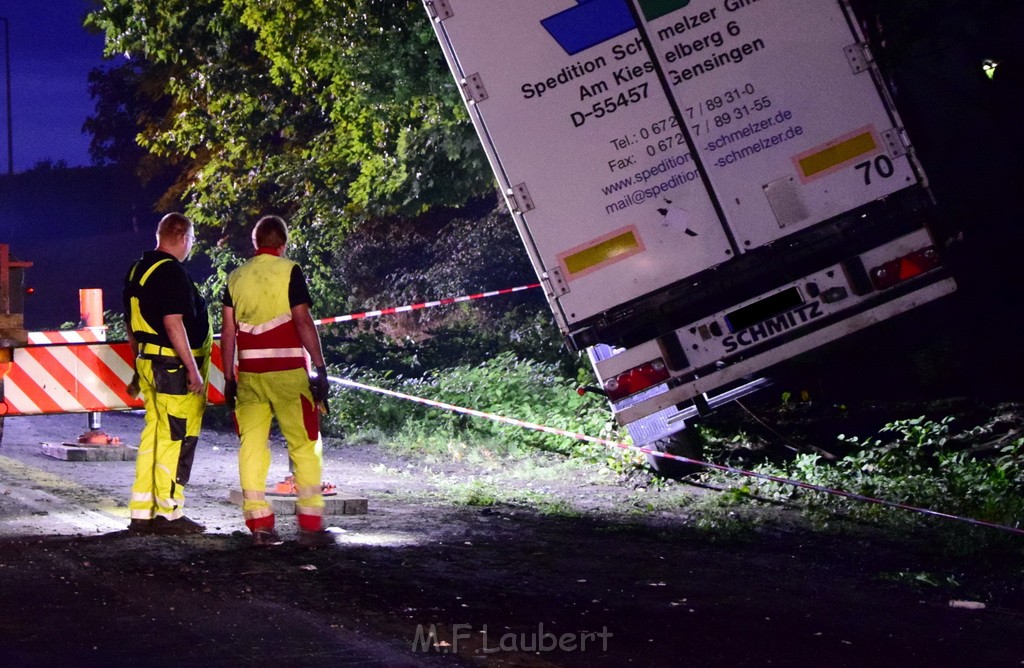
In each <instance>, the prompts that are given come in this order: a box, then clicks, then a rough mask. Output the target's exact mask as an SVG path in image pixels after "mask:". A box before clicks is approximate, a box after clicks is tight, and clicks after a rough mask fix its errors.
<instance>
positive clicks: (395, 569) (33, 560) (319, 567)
mask: <svg viewBox="0 0 1024 668" xmlns="http://www.w3.org/2000/svg"><path fill="white" fill-rule="evenodd" d="M140 423H141V420H140V418H139V417H138V416H134V415H107V416H104V428H105V429H106V430H107V431H108V433H110V434H112V435H116V436H119V437H121V438H122V439H124V440H125V441H127V442H131V441H132V440H133V439H134V438H135V434H136V433H137V430H138V429H139V427H140V426H141V424H140ZM85 427H86V419H85V416H74V415H72V416H67V415H65V416H54V417H46V418H12V419H9V420H8V421H7V424H6V433H5V436H4V442H3V445H2V446H0V666H3V668H7V667H9V666H10V667H21V666H52V665H55V664H63V665H72V666H104V667H107V666H121V665H145V666H172V665H173V666H180V665H195V666H255V665H266V664H267V663H268V662H269V663H275V662H277V663H287V664H288V665H293V666H315V667H318V668H322V666H324V665H343V666H344V665H352V666H406V665H424V664H425V665H474V666H476V665H487V666H566V667H577V666H578V667H581V668H598V667H604V666H608V667H618V666H627V665H636V666H672V667H674V666H680V665H693V666H720V665H744V666H748V665H757V666H760V665H765V666H767V665H773V666H777V665H787V666H811V665H820V664H823V663H827V664H828V665H829V666H857V667H858V668H860V667H862V666H864V665H870V664H872V663H879V664H882V665H899V666H938V665H956V666H1011V665H1021V664H1022V663H1024V643H1022V642H1021V641H1020V638H1022V637H1024V586H1022V582H1021V579H1020V572H1021V571H1020V566H1019V564H1012V563H1011V564H1006V563H1002V564H999V563H998V560H996V559H981V558H977V557H976V558H974V559H972V560H970V561H963V560H957V559H956V558H955V557H950V556H948V555H939V554H935V553H932V552H931V551H930V550H929V549H928V548H927V545H922V544H920V543H914V542H911V541H903V540H900V539H899V537H896V538H893V537H891V536H879V535H877V534H876V533H873V532H871V531H869V530H867V529H865V528H863V527H862V528H860V529H859V530H850V529H848V530H846V531H844V532H841V533H835V532H828V531H821V530H818V529H814V528H812V527H806V526H801V525H798V524H794V523H792V522H791V521H790V520H788V519H786V518H785V517H780V516H778V515H776V514H772V513H770V512H768V511H770V510H772V508H767V509H765V508H760V507H752V508H751V510H753V511H755V512H757V513H763V514H759V515H756V516H754V517H753V518H752V520H753V521H750V522H749V523H747V524H740V525H738V527H737V526H732V527H730V526H729V525H728V524H724V525H722V526H721V527H714V526H708V525H707V522H706V521H705V524H704V525H703V526H698V523H697V520H698V519H699V518H696V517H695V516H694V514H693V511H692V509H690V508H688V507H687V506H685V505H683V506H680V507H678V508H677V509H675V510H670V509H666V510H665V511H662V512H647V513H644V514H636V513H632V512H630V508H632V507H634V506H633V505H631V501H635V499H636V498H637V497H636V496H634V495H635V494H636V493H640V494H641V496H640V497H639V498H641V499H643V500H644V502H645V503H646V502H652V503H654V502H656V501H657V498H658V492H657V489H653V490H651V491H648V492H637V491H636V490H633V489H631V488H629V487H628V486H624V485H621V484H619V485H614V486H612V485H606V486H605V487H602V486H601V485H600V484H598V483H596V482H594V481H592V480H591V481H582V480H569V479H566V478H565V477H559V478H557V479H552V478H547V477H545V474H546V472H545V471H544V470H542V469H539V468H537V469H534V470H533V472H532V473H531V474H530V476H529V477H526V478H519V479H516V478H512V479H506V480H505V483H504V484H508V485H512V486H515V485H518V486H519V487H520V488H530V489H533V490H537V491H541V490H548V491H553V492H558V493H559V494H562V495H563V496H562V497H561V498H564V499H566V500H567V502H571V503H572V504H573V506H574V507H578V508H583V510H580V511H579V512H578V514H573V513H565V512H562V513H558V514H554V515H549V514H545V513H543V512H539V511H538V510H536V509H535V508H532V507H529V506H528V504H509V503H492V504H490V505H487V506H484V507H481V506H480V505H476V506H474V505H466V504H457V503H453V502H452V501H451V500H450V499H451V498H452V489H455V488H459V486H462V488H463V489H470V490H472V489H479V488H478V487H477V488H475V487H474V485H478V484H479V483H480V482H481V480H485V479H486V480H501V479H500V478H499V477H496V476H498V474H500V473H501V471H502V463H501V462H492V463H491V464H489V465H488V466H486V467H482V466H479V465H474V464H472V463H470V462H447V463H444V462H438V461H436V460H435V461H431V462H423V461H404V460H402V459H401V458H398V457H396V456H394V455H393V454H391V453H389V452H387V451H384V450H382V449H380V448H376V447H374V446H341V445H336V446H333V447H332V448H331V449H329V450H328V452H327V456H326V459H327V462H326V471H327V476H326V477H327V479H329V480H331V481H333V482H335V483H336V484H338V486H339V488H341V489H347V490H348V491H352V492H357V493H358V494H360V495H363V496H366V497H367V498H368V499H369V512H368V513H367V514H366V515H351V516H341V517H334V518H331V522H330V523H331V524H332V525H333V527H334V528H335V529H336V531H335V538H336V542H337V544H336V545H335V546H332V547H330V548H327V549H324V550H317V551H308V550H303V549H301V548H299V547H298V546H297V545H296V544H295V543H294V541H293V540H292V539H293V538H294V531H295V529H294V526H293V520H292V519H291V518H287V517H281V518H279V523H280V525H281V531H282V534H283V535H284V537H285V538H286V539H288V540H287V541H286V543H285V544H284V545H281V546H279V547H275V548H271V549H267V550H258V549H255V548H252V547H251V546H250V545H249V541H248V537H247V535H246V533H245V532H244V531H243V529H244V525H243V524H242V521H241V516H240V515H241V514H240V512H239V510H238V508H237V506H234V505H233V504H232V503H230V502H229V501H228V500H227V497H228V493H229V492H230V490H231V489H232V487H234V485H235V484H236V483H235V480H236V475H237V473H236V463H235V456H236V453H237V444H236V443H235V439H234V436H233V435H232V434H229V433H217V432H215V431H212V430H207V431H206V432H204V436H203V441H202V445H201V448H200V451H199V453H198V455H197V459H196V469H195V470H194V472H193V481H194V484H191V485H190V486H189V490H188V506H187V507H188V509H189V510H188V512H189V514H190V515H191V516H193V517H195V518H196V519H197V520H199V521H201V522H203V523H204V524H206V526H207V528H208V530H207V532H206V533H205V534H203V535H199V536H187V537H170V536H137V535H132V534H129V533H128V532H127V531H126V530H125V528H124V527H126V525H127V511H126V508H125V506H126V500H127V493H128V489H129V487H130V484H131V480H132V476H133V464H132V463H131V462H88V463H73V462H64V461H59V460H55V459H51V458H48V457H45V456H43V455H42V454H41V447H40V442H41V441H51V440H54V439H70V440H73V439H74V438H75V437H77V435H78V434H79V433H81V432H82V431H84V430H85ZM273 453H274V455H273V457H274V463H273V465H272V472H271V479H272V480H273V479H275V478H279V477H283V475H285V474H286V473H287V462H286V459H285V456H284V453H283V451H282V449H281V448H280V447H279V444H278V446H277V447H275V448H274V449H273ZM441 487H446V488H447V491H446V495H434V492H436V491H438V490H439V489H440V488H441ZM603 494H608V495H610V496H609V497H608V498H609V499H611V502H610V504H609V503H606V504H605V507H604V508H603V509H602V510H598V511H595V510H592V509H591V510H587V509H586V508H585V507H584V506H583V505H581V504H586V503H594V502H595V500H596V499H597V498H599V497H600V496H601V495H603ZM738 510H739V509H738ZM703 519H704V520H707V519H708V518H703ZM790 519H792V518H790ZM981 556H993V555H981ZM955 600H963V601H967V602H968V603H969V604H974V608H976V609H973V608H971V607H967V608H964V607H957V606H954V605H951V604H950V603H951V601H955ZM979 604H980V605H979ZM981 605H983V606H984V607H981Z"/></svg>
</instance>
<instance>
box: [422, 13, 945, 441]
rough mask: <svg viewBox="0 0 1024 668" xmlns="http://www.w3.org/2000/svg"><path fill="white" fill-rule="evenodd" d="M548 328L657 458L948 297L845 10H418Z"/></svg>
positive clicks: (863, 48)
mask: <svg viewBox="0 0 1024 668" xmlns="http://www.w3.org/2000/svg"><path fill="white" fill-rule="evenodd" d="M424 4H425V7H426V10H427V12H428V14H429V17H430V19H431V21H432V24H433V27H434V30H435V33H436V35H437V38H438V40H439V42H440V45H441V48H442V50H443V51H444V55H445V58H446V59H447V62H448V65H449V67H450V69H451V71H452V74H453V76H454V78H455V81H456V83H457V85H458V87H459V89H460V91H461V92H462V95H463V99H464V101H465V104H466V108H467V109H468V111H469V115H470V118H471V119H472V123H473V125H474V127H475V129H476V132H477V134H478V135H479V137H480V140H481V143H482V145H483V148H484V150H485V152H486V154H487V157H488V160H489V161H490V165H491V167H492V169H493V171H494V175H495V177H496V179H497V182H498V184H499V187H500V189H501V191H502V193H503V194H504V197H505V200H506V203H507V206H508V209H509V211H510V212H511V215H512V218H513V221H514V223H515V225H516V227H517V229H518V231H519V234H520V236H521V237H522V240H523V242H524V244H525V246H526V250H527V253H528V255H529V257H530V261H531V263H532V265H533V268H534V270H535V271H536V273H537V275H538V277H539V278H540V281H541V283H542V284H543V286H544V289H545V294H546V296H547V300H548V303H549V305H550V307H551V311H552V313H553V315H554V319H555V321H556V323H557V325H558V327H559V329H560V330H561V332H562V334H563V335H564V338H565V341H566V343H567V345H568V346H569V348H570V349H572V350H574V351H584V350H586V351H587V353H588V354H589V356H590V359H591V361H592V362H593V365H594V369H595V371H596V374H597V377H598V379H599V381H600V392H602V393H603V394H605V395H606V396H607V398H608V400H609V402H610V403H611V407H612V410H613V412H614V415H615V418H616V420H617V421H618V422H619V423H620V424H622V425H625V426H626V427H627V429H628V430H629V432H630V435H631V437H632V439H633V441H634V443H635V444H637V445H652V444H653V445H655V446H656V447H664V444H665V443H666V442H669V441H670V440H671V437H672V436H673V435H675V434H677V433H678V432H680V431H681V430H682V429H683V428H684V427H685V425H686V422H687V421H688V420H690V419H691V418H693V417H696V416H698V415H700V414H702V413H704V412H706V411H708V410H711V409H712V408H714V407H715V406H716V405H718V404H720V403H722V402H725V401H730V400H733V399H736V398H738V397H741V396H743V395H744V394H746V393H749V392H751V391H753V390H756V389H757V388H759V387H761V386H762V385H763V384H764V382H765V381H764V380H763V376H764V372H765V371H766V370H768V369H770V368H771V367H774V366H776V365H779V364H781V363H784V362H786V361H787V360H790V359H792V358H794V357H795V356H798V355H801V354H803V353H806V352H807V351H810V350H812V349H815V348H818V347H820V346H823V345H825V344H827V343H830V342H833V341H836V340H838V339H840V338H842V337H845V336H847V335H849V334H851V333H853V332H856V331H858V330H861V329H863V328H866V327H868V326H870V325H872V324H875V323H878V322H881V321H884V320H887V319H889V318H893V317H896V316H899V315H901V314H903V313H905V312H907V311H909V310H911V309H914V308H915V307H918V306H921V305H923V304H926V303H928V302H932V301H933V300H936V299H938V298H940V297H943V296H945V295H948V294H950V293H952V292H953V291H954V290H955V289H956V286H955V282H954V280H953V278H952V277H951V276H950V274H949V272H948V271H947V269H946V268H945V267H944V265H943V260H942V253H941V252H940V251H941V248H940V247H938V246H937V245H936V241H935V239H934V238H933V234H932V233H931V232H930V231H929V229H928V222H929V219H930V218H931V217H933V216H934V215H935V208H934V207H935V203H934V201H933V197H932V195H931V193H930V191H929V189H928V184H927V180H926V177H925V174H924V171H923V170H922V168H921V165H920V164H919V161H918V160H917V157H916V156H915V152H914V147H913V145H912V144H911V142H910V138H909V137H908V135H907V132H906V131H905V129H904V127H903V123H902V122H901V121H900V117H899V115H898V114H897V111H896V107H895V105H894V103H893V99H892V96H891V94H890V91H889V89H888V88H887V85H886V80H885V78H884V76H883V74H882V72H881V71H880V70H879V68H878V66H877V64H876V62H875V60H874V59H873V58H872V54H871V50H870V49H869V46H868V44H867V42H866V40H865V37H864V33H863V30H862V29H861V26H860V24H859V23H858V17H857V16H856V15H855V13H854V11H853V8H852V7H851V4H850V2H849V1H848V0H578V1H575V0H424Z"/></svg>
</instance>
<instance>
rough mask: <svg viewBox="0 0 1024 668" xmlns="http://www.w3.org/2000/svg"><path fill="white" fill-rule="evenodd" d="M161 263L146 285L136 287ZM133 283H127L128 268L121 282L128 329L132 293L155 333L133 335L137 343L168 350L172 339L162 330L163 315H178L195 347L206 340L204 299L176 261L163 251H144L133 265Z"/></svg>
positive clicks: (130, 273) (207, 319) (206, 318)
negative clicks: (150, 270) (154, 266)
mask: <svg viewBox="0 0 1024 668" xmlns="http://www.w3.org/2000/svg"><path fill="white" fill-rule="evenodd" d="M161 260H169V261H168V262H164V263H162V264H161V265H160V266H158V267H157V268H156V269H154V270H153V273H152V274H150V275H149V277H148V278H147V279H146V284H145V285H143V286H141V287H139V280H140V279H141V278H142V277H143V276H144V275H145V273H146V272H147V271H148V270H149V268H150V267H152V266H153V265H154V264H156V263H157V262H160V261H161ZM134 266H135V280H134V281H132V280H130V277H131V275H132V271H131V269H129V270H128V274H127V275H126V276H125V279H124V293H123V299H124V312H125V317H126V319H128V322H127V323H126V324H127V325H128V326H129V327H131V320H130V319H131V315H130V314H131V308H130V306H129V303H130V299H131V296H132V294H133V293H135V294H136V295H137V296H138V298H139V310H140V311H141V312H142V317H143V319H144V320H145V321H146V322H147V323H149V326H150V327H152V328H153V329H154V330H156V336H155V337H154V336H153V335H151V334H150V335H147V334H146V333H144V332H136V333H135V338H136V340H138V341H139V342H140V343H155V344H157V345H161V346H167V347H171V339H170V337H168V336H167V329H166V328H165V327H164V316H166V315H181V316H182V322H183V323H184V325H185V333H186V334H188V341H189V345H191V346H192V347H193V348H198V347H199V346H201V345H202V344H203V342H204V341H206V337H207V335H208V334H209V332H210V316H209V313H208V312H207V308H206V299H204V298H203V296H202V295H201V294H199V290H198V289H196V286H195V284H194V283H193V282H192V279H191V278H189V276H188V273H187V272H186V271H185V267H184V266H183V265H182V264H181V262H178V259H177V258H176V257H174V256H173V255H171V254H169V253H164V252H163V251H157V250H152V251H146V252H145V253H143V254H142V259H141V260H139V262H137V263H136V264H135V265H134Z"/></svg>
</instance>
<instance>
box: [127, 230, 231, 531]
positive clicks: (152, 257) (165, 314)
mask: <svg viewBox="0 0 1024 668" xmlns="http://www.w3.org/2000/svg"><path fill="white" fill-rule="evenodd" d="M156 239H157V246H156V248H155V249H154V250H152V251H147V252H145V253H143V255H142V259H140V260H139V261H138V262H136V263H135V264H133V265H132V267H131V269H129V270H128V274H127V276H125V280H124V294H123V296H124V312H125V319H126V321H127V327H126V329H127V330H128V343H129V344H130V345H131V348H132V352H133V353H134V354H135V372H136V374H135V375H136V379H135V381H136V382H137V383H138V389H139V390H141V392H142V395H143V398H144V400H145V407H146V418H145V424H144V426H143V429H142V435H141V436H140V440H139V451H138V454H137V455H136V460H135V482H134V483H133V484H132V493H131V500H130V501H129V504H128V507H129V511H130V513H131V522H130V524H129V525H128V529H129V530H130V531H139V532H145V533H162V534H190V533H201V532H202V531H203V530H204V527H203V526H202V525H201V524H199V523H197V522H195V521H193V520H191V519H189V518H188V517H185V513H184V506H185V494H184V489H185V485H186V484H188V481H189V477H190V475H191V471H192V460H193V457H194V456H195V451H196V445H197V443H198V441H199V430H200V428H201V426H202V422H203V412H204V411H205V410H206V381H207V372H208V369H209V365H210V350H211V347H212V344H213V333H212V331H211V330H210V318H209V314H208V313H207V308H206V300H205V299H203V297H202V295H201V294H199V290H197V289H196V286H195V284H194V283H193V282H192V279H191V278H189V276H188V273H187V272H186V271H185V268H184V266H182V262H184V261H185V258H187V257H188V255H189V253H191V252H192V244H193V243H194V242H195V239H196V237H195V231H194V229H193V227H192V222H191V221H190V220H189V219H188V218H186V217H185V216H183V215H181V214H179V213H169V214H167V215H166V216H164V217H163V218H162V219H161V220H160V223H159V224H158V225H157V231H156ZM133 384H134V383H133Z"/></svg>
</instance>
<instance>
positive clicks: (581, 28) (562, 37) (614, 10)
mask: <svg viewBox="0 0 1024 668" xmlns="http://www.w3.org/2000/svg"><path fill="white" fill-rule="evenodd" d="M577 2H578V3H579V4H577V5H576V6H575V7H570V8H569V9H566V10H564V11H561V12H559V13H557V14H555V15H553V16H549V17H548V18H546V19H543V20H541V22H540V24H541V25H542V26H544V29H545V30H547V31H548V32H549V33H550V34H551V36H552V37H554V38H555V41H556V42H558V44H559V45H560V46H561V47H562V48H563V49H565V52H566V53H567V54H569V55H570V56H572V55H575V54H577V53H579V52H580V51H584V50H586V49H589V48H590V47H592V46H597V45H598V44H601V43H602V42H607V41H608V40H610V39H615V38H616V37H618V36H619V35H623V34H625V33H627V32H629V31H630V30H633V29H634V28H636V21H634V20H633V15H632V14H631V13H630V11H629V7H628V6H626V0H577Z"/></svg>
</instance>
